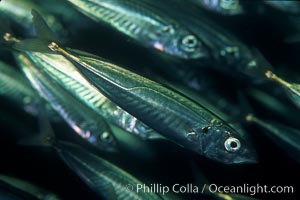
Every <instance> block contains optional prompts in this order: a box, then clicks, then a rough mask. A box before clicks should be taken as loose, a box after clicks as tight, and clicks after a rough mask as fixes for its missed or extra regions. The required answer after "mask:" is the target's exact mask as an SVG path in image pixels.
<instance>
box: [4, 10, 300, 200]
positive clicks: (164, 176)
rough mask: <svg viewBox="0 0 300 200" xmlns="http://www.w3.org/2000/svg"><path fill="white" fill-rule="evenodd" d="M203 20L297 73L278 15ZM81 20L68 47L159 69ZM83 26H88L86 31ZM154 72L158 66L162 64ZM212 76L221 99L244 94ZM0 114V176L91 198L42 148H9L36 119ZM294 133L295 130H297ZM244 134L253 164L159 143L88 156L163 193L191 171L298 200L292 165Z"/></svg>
mask: <svg viewBox="0 0 300 200" xmlns="http://www.w3.org/2000/svg"><path fill="white" fill-rule="evenodd" d="M206 14H207V15H209V16H210V17H211V18H212V19H213V20H215V21H217V22H218V23H219V24H220V25H221V26H223V27H225V28H226V29H229V30H231V31H232V32H233V33H235V34H237V36H238V37H240V38H241V39H242V41H243V42H245V43H247V44H249V45H253V46H256V47H258V49H259V50H260V51H261V52H262V54H263V55H265V57H266V58H267V60H268V61H269V62H270V63H271V64H272V65H273V66H274V67H275V68H276V67H278V68H279V67H283V68H286V67H287V66H288V68H289V69H292V70H294V71H295V72H298V73H299V71H300V70H299V69H300V68H299V66H300V59H299V58H300V56H299V55H298V54H299V52H300V51H299V50H300V49H299V48H300V45H299V43H298V44H284V43H283V42H281V41H282V39H283V38H284V37H285V36H286V35H287V34H288V33H289V31H293V30H291V29H290V28H289V27H288V26H287V24H286V22H287V16H284V15H283V14H282V13H281V12H279V11H274V10H268V11H267V14H264V15H247V16H242V17H221V16H218V15H214V14H211V13H206ZM81 17H82V18H83V19H82V20H86V21H88V22H89V26H86V25H85V26H82V27H81V29H78V30H76V32H74V33H73V34H74V35H73V39H72V41H70V42H69V46H71V47H73V48H77V49H81V50H86V51H89V52H92V53H94V54H97V55H101V56H102V57H104V58H107V59H109V60H112V61H113V62H114V63H117V64H121V65H123V66H133V67H132V68H131V69H132V70H134V71H136V72H139V73H141V74H144V75H145V76H148V77H151V75H152V74H151V73H152V65H153V63H155V65H156V66H157V65H158V64H157V63H159V62H160V61H159V60H153V59H156V58H155V56H154V55H152V54H151V52H150V53H149V51H148V50H146V49H144V48H141V47H140V46H139V45H136V44H135V43H134V42H132V41H128V40H127V38H125V37H124V36H121V35H120V34H118V33H115V32H113V31H112V30H111V29H109V28H107V27H105V26H101V25H99V24H96V23H93V22H91V21H90V20H87V19H86V18H85V17H84V16H81ZM74 20H77V19H74ZM90 27H93V29H92V30H93V31H91V29H90ZM4 55H5V56H3V58H4V60H6V61H9V62H13V61H12V59H11V57H10V56H9V55H6V54H4ZM159 67H164V66H163V64H162V66H159ZM149 69H150V70H149ZM153 71H155V70H153ZM150 72H151V73H150ZM219 76H220V77H219V79H218V80H219V82H220V83H223V84H222V85H220V88H221V90H222V91H223V92H224V93H226V94H228V95H233V94H234V92H232V89H233V88H234V89H236V90H238V89H239V90H243V89H244V88H243V87H247V86H245V85H246V84H245V85H244V84H243V83H240V84H237V82H235V81H233V82H230V81H229V80H228V78H227V77H226V76H224V75H219ZM225 83H226V84H225ZM251 105H252V106H253V109H254V110H255V111H256V112H257V113H258V115H260V116H264V117H268V118H272V119H275V120H276V119H277V120H282V119H281V118H279V117H277V116H276V115H273V114H272V113H270V112H268V110H266V109H265V108H264V107H263V106H261V105H259V104H257V103H256V102H255V101H253V102H251ZM292 107H293V106H292ZM0 108H1V109H0V110H1V111H0V112H1V121H0V127H1V129H0V130H1V138H0V172H1V173H2V174H9V175H13V176H16V177H20V178H23V179H26V180H30V181H31V182H33V183H36V184H37V185H40V186H43V187H44V188H47V189H49V190H51V191H54V192H56V193H57V194H59V195H60V196H61V197H62V198H63V199H97V197H96V195H95V194H94V193H93V192H92V191H91V190H90V189H89V188H88V187H87V186H86V185H85V184H84V183H82V182H81V181H80V179H79V178H78V177H77V176H76V174H74V173H73V172H72V171H71V170H69V169H68V168H67V166H66V165H65V164H64V163H63V162H62V161H61V160H60V159H59V157H58V156H57V155H56V153H55V151H54V150H52V149H49V148H41V147H35V148H33V147H22V146H19V145H16V144H15V143H16V140H17V138H18V136H19V135H20V134H24V135H26V134H27V135H28V137H29V136H30V135H31V133H32V132H38V131H39V130H38V127H37V120H36V119H35V118H33V117H30V116H28V115H26V114H24V113H22V112H21V111H20V110H18V109H16V108H15V107H14V106H13V105H11V104H10V103H9V102H7V101H5V100H2V99H1V104H0ZM8 116H10V117H11V118H12V119H11V120H10V122H13V123H12V124H14V122H15V124H16V125H15V127H12V126H11V125H9V123H8V122H7V121H5V119H7V118H8ZM22 124H23V125H22ZM21 125H22V126H23V127H21ZM18 126H20V129H19V128H18ZM53 128H54V131H55V133H56V134H57V137H58V138H60V139H64V140H67V141H72V142H76V143H79V144H82V145H83V146H84V147H86V148H88V147H87V145H86V144H85V143H84V142H82V141H81V140H80V139H79V138H77V137H76V136H74V134H72V133H71V132H72V131H71V130H70V129H69V128H68V127H67V126H66V125H64V124H61V123H56V124H53ZM298 128H300V123H299V126H298ZM28 130H29V131H28ZM247 131H248V133H249V134H251V136H253V143H254V145H255V147H256V150H257V152H258V155H259V163H258V164H253V165H238V166H236V165H234V166H233V165H224V164H220V163H217V162H214V161H211V160H208V159H206V158H204V157H201V156H199V155H197V154H195V153H192V152H190V151H187V150H184V149H182V148H180V147H178V146H176V145H173V144H171V143H169V142H166V141H152V142H145V141H140V140H136V142H137V143H139V144H138V145H136V147H134V148H133V149H134V150H132V149H126V148H125V145H124V147H123V149H122V150H121V151H120V152H121V153H116V154H114V155H108V154H103V153H101V152H96V151H95V150H94V149H91V150H92V151H94V152H96V153H98V154H99V155H101V156H102V157H104V158H107V159H108V160H109V161H111V162H112V163H114V164H116V165H117V166H119V167H121V168H123V169H124V170H126V171H128V172H129V173H131V174H132V175H134V176H135V177H137V178H139V179H140V180H142V181H144V182H145V183H148V184H151V183H161V184H163V185H169V186H172V185H173V184H175V183H179V184H181V185H186V184H187V183H194V184H197V182H199V181H200V182H201V181H202V180H196V178H195V176H196V175H195V174H197V172H195V171H201V172H202V173H203V174H204V175H205V176H206V178H207V179H208V180H209V181H210V182H211V183H215V184H217V185H224V186H225V185H243V184H249V185H256V184H260V185H268V186H273V185H280V186H285V185H288V186H290V185H291V186H293V187H294V192H295V194H257V195H256V196H255V197H257V198H261V199H280V200H282V199H297V193H299V192H298V189H299V178H298V175H299V164H298V163H296V162H295V161H294V160H292V159H291V158H290V157H289V156H287V155H286V153H285V152H283V151H282V150H281V149H280V148H278V146H276V145H274V144H273V143H272V142H271V141H270V140H269V139H268V138H267V137H266V136H265V135H264V134H262V132H261V131H260V130H258V129H256V128H254V127H247ZM124 134H126V133H124ZM74 137H75V138H74ZM192 165H195V166H197V169H196V170H195V169H192V167H191V166H192ZM186 197H187V198H190V199H208V197H201V196H198V195H187V196H186Z"/></svg>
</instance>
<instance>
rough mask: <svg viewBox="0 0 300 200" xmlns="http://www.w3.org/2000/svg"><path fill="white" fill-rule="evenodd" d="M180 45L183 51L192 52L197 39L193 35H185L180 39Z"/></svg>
mask: <svg viewBox="0 0 300 200" xmlns="http://www.w3.org/2000/svg"><path fill="white" fill-rule="evenodd" d="M181 44H182V46H183V49H184V50H185V51H194V50H195V47H196V46H197V45H198V39H197V38H196V37H195V36H194V35H187V36H185V37H184V38H182V40H181Z"/></svg>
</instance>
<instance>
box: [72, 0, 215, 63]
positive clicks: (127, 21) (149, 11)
mask: <svg viewBox="0 0 300 200" xmlns="http://www.w3.org/2000/svg"><path fill="white" fill-rule="evenodd" d="M68 2H70V3H72V4H73V5H74V6H75V7H76V8H77V9H78V10H79V11H80V12H82V13H84V14H85V15H87V16H89V17H90V18H92V19H93V20H95V21H97V22H103V23H105V24H108V25H110V26H111V27H113V28H114V29H116V30H117V31H119V32H121V33H123V34H125V35H127V36H128V37H129V38H131V39H134V40H135V41H137V42H138V43H139V44H141V45H143V46H145V47H149V48H153V49H156V50H158V51H161V52H164V53H166V54H168V55H172V56H175V57H179V58H183V59H199V58H203V57H207V56H208V54H209V52H208V49H207V48H206V46H205V45H204V43H202V42H201V40H200V38H198V37H197V36H196V35H195V34H193V33H192V32H191V31H190V30H189V29H187V28H186V27H184V26H182V25H181V24H179V23H178V22H177V21H176V20H173V19H171V18H170V17H169V16H168V15H166V14H165V12H164V11H163V10H159V9H158V8H159V6H158V5H153V2H152V3H151V1H147V0H127V1H123V0H68Z"/></svg>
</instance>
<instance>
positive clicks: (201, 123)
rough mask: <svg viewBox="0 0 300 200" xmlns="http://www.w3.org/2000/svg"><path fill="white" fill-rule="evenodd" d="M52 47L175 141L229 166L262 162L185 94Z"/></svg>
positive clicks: (92, 81)
mask: <svg viewBox="0 0 300 200" xmlns="http://www.w3.org/2000/svg"><path fill="white" fill-rule="evenodd" d="M49 48H50V49H51V50H53V51H56V52H59V53H61V54H62V55H64V56H66V57H68V58H69V59H71V60H73V62H74V63H76V66H77V68H78V69H79V70H80V71H81V72H82V73H83V74H84V75H85V77H86V78H87V80H89V81H90V82H91V83H93V85H94V86H95V87H97V88H98V89H99V90H100V91H101V92H102V93H103V94H104V95H106V96H107V97H109V98H110V99H111V100H112V101H113V102H115V103H116V104H118V105H119V106H120V107H121V108H123V109H124V110H126V111H127V112H129V113H130V114H132V115H133V116H135V117H137V118H138V119H140V120H141V121H142V122H144V123H145V124H147V125H148V126H149V127H151V128H153V129H154V130H156V131H157V132H158V133H160V134H162V135H163V136H165V137H166V138H168V139H170V140H172V141H173V142H175V143H177V144H179V145H181V146H184V147H185V148H188V149H191V150H193V151H195V152H197V153H200V154H201V155H204V156H206V157H208V158H211V159H214V160H217V161H220V162H223V163H227V164H233V163H245V162H255V161H256V155H255V153H254V152H255V151H254V149H253V147H252V146H251V144H250V143H249V142H246V141H244V139H243V138H242V137H241V135H239V134H238V133H237V132H236V131H235V130H234V129H232V128H231V127H230V126H228V124H226V123H225V122H224V121H222V120H221V119H220V118H219V117H217V116H215V115H213V114H212V113H211V112H210V111H208V110H207V109H205V108H204V107H202V106H200V105H198V104H196V103H195V102H193V101H191V100H190V99H187V98H186V97H184V96H182V95H181V94H179V93H176V92H174V91H172V90H170V89H167V88H165V87H163V86H162V85H160V84H158V83H156V82H154V81H151V80H149V79H146V78H144V77H142V76H140V75H137V74H135V73H133V72H130V71H128V70H126V69H124V68H121V67H119V66H116V65H114V64H112V63H109V62H106V61H103V60H100V59H96V58H94V57H88V56H85V55H80V54H79V53H78V54H74V53H72V54H71V53H70V52H67V51H66V50H64V49H62V48H60V47H59V46H58V45H57V44H55V43H51V44H50V45H49Z"/></svg>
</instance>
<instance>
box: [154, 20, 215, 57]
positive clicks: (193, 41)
mask: <svg viewBox="0 0 300 200" xmlns="http://www.w3.org/2000/svg"><path fill="white" fill-rule="evenodd" d="M157 32H158V33H157V34H156V35H157V36H161V37H157V38H156V40H155V41H154V44H153V46H154V48H156V49H157V50H159V51H162V52H165V53H167V54H169V55H172V56H175V57H178V58H181V59H203V58H208V57H209V56H210V52H209V49H208V48H207V46H206V45H204V43H203V42H202V41H201V40H200V39H199V37H197V36H196V35H195V34H193V33H192V32H191V31H189V30H185V29H182V28H181V27H180V26H178V25H171V26H166V27H164V28H163V29H159V30H157Z"/></svg>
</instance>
